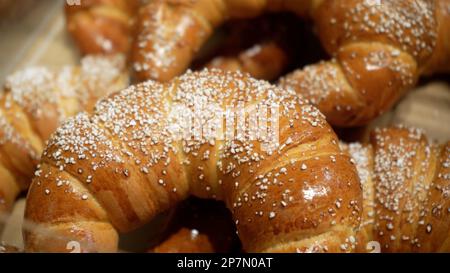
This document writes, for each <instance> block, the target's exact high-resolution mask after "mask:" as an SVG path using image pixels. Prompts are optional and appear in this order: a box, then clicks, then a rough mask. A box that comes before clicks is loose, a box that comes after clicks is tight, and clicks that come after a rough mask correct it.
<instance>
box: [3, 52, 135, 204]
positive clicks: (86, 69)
mask: <svg viewBox="0 0 450 273" xmlns="http://www.w3.org/2000/svg"><path fill="white" fill-rule="evenodd" d="M124 69H125V60H124V58H123V56H110V57H97V56H87V57H85V58H83V60H82V61H81V65H80V66H73V67H69V66H67V67H65V68H63V69H61V70H60V71H58V72H56V71H51V70H49V69H46V68H43V67H34V68H27V69H24V70H22V71H18V72H16V73H14V74H13V75H11V76H9V77H8V78H7V79H6V84H5V90H3V92H2V93H1V94H0V212H4V211H6V210H8V209H9V208H10V207H11V205H12V203H13V201H14V200H15V198H16V197H17V195H18V194H19V193H20V191H22V190H25V189H27V188H28V186H29V185H30V183H31V179H32V177H33V175H34V171H35V168H36V164H37V163H38V161H39V157H40V154H41V152H42V151H43V149H44V145H45V141H46V140H47V139H48V138H49V137H50V135H51V134H52V133H53V132H54V131H55V130H56V128H57V127H58V126H59V125H60V124H61V122H62V121H63V120H64V119H65V118H66V117H70V116H73V115H75V114H77V113H78V112H80V111H83V110H91V109H92V108H93V106H94V104H95V102H96V101H97V100H98V99H99V98H101V97H103V96H105V95H107V94H109V93H111V92H112V91H118V90H120V89H122V88H124V87H125V86H126V85H127V83H128V77H127V75H126V73H125V72H124V71H125V70H124Z"/></svg>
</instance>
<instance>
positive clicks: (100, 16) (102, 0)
mask: <svg viewBox="0 0 450 273" xmlns="http://www.w3.org/2000/svg"><path fill="white" fill-rule="evenodd" d="M139 2H140V1H139V0H82V1H81V4H80V5H69V4H66V6H65V12H66V21H67V29H68V31H69V33H70V34H71V36H72V38H73V39H74V41H75V43H76V44H77V46H78V48H79V49H80V51H81V53H82V54H116V53H123V54H125V53H127V52H128V51H129V49H130V43H131V37H132V36H133V25H134V18H135V16H136V13H137V9H138V8H139Z"/></svg>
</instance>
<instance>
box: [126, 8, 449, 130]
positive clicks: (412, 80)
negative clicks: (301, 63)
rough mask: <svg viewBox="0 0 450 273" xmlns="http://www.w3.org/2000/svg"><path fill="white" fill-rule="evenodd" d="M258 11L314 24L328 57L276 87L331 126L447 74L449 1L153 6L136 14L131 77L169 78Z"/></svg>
mask: <svg viewBox="0 0 450 273" xmlns="http://www.w3.org/2000/svg"><path fill="white" fill-rule="evenodd" d="M266 11H291V12H294V13H296V14H297V15H299V16H301V17H306V18H309V19H312V21H313V22H314V23H315V26H316V29H317V34H318V36H319V38H320V40H321V42H322V44H323V47H324V48H325V49H326V51H327V52H328V53H329V54H330V55H332V59H331V60H329V61H323V62H320V63H317V64H314V65H310V66H307V67H305V68H304V69H302V70H297V71H294V72H293V73H291V74H289V75H287V76H285V77H284V78H283V79H281V80H280V86H281V87H282V88H289V89H292V90H295V91H296V92H297V93H299V94H301V95H303V96H304V97H305V98H306V99H308V100H310V101H311V103H313V104H314V105H316V106H317V107H318V108H319V109H320V110H321V112H322V113H324V114H325V115H326V117H327V118H328V121H329V122H330V123H331V124H332V125H336V126H343V127H349V126H358V125H365V124H367V123H368V122H369V121H371V120H372V119H374V118H375V117H377V116H378V115H380V114H381V113H383V112H385V111H387V110H388V109H390V108H391V107H392V105H393V104H394V103H395V102H396V101H398V100H399V99H400V97H402V96H403V95H404V94H405V93H406V92H407V91H408V90H410V89H411V87H413V86H414V85H415V84H416V82H417V80H418V78H419V76H420V75H423V74H430V73H435V72H443V71H447V72H448V71H450V35H449V29H450V0H405V1H397V0H383V1H365V0H350V1H349V0H329V1H323V0H315V1H313V0H309V1H285V0H266V1H249V0H247V1H245V0H244V1H232V0H212V1H210V0H197V1H173V0H165V1H164V0H156V1H152V2H150V3H148V4H147V5H146V6H145V7H143V8H142V9H141V11H140V13H139V16H138V23H137V25H138V26H137V37H136V39H135V42H134V43H133V52H132V61H133V67H134V71H135V74H136V76H137V77H138V78H139V79H155V80H159V81H167V80H170V79H171V78H173V77H174V76H176V75H179V74H181V73H183V72H184V71H185V70H186V68H187V67H188V66H189V64H190V62H191V61H192V58H193V56H194V55H195V53H196V52H198V51H199V49H200V48H201V46H202V45H203V43H204V42H205V41H206V40H207V39H208V37H209V36H210V35H211V33H212V32H213V30H214V29H215V28H216V27H217V26H218V25H220V24H221V23H223V22H224V21H226V20H228V19H229V18H244V17H245V18H249V17H254V16H257V15H260V14H262V13H264V12H266Z"/></svg>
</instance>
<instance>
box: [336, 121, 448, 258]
mask: <svg viewBox="0 0 450 273" xmlns="http://www.w3.org/2000/svg"><path fill="white" fill-rule="evenodd" d="M343 148H344V150H346V151H349V152H350V154H351V155H352V157H353V159H354V160H355V163H356V166H357V169H358V173H359V176H360V179H361V182H362V183H361V184H362V187H363V196H364V201H363V215H362V222H361V230H360V232H359V235H358V237H357V238H358V241H359V242H360V243H359V244H358V247H357V250H358V251H366V250H368V249H366V246H367V245H368V244H369V243H370V242H376V243H378V244H379V247H380V249H379V250H381V251H383V252H450V235H449V234H450V142H447V143H446V144H444V145H437V144H436V143H433V142H430V141H428V140H427V138H426V137H425V135H424V134H423V132H421V131H420V130H418V129H413V128H407V127H395V128H387V129H377V130H375V131H374V132H373V133H372V135H371V142H370V144H367V145H361V144H358V143H353V144H349V145H346V144H344V145H343Z"/></svg>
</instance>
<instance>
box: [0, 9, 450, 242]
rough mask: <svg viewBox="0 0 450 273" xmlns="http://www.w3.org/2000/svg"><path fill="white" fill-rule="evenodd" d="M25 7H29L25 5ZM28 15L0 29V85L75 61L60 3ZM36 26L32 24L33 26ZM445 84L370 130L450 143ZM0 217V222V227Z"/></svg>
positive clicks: (12, 222)
mask: <svg viewBox="0 0 450 273" xmlns="http://www.w3.org/2000/svg"><path fill="white" fill-rule="evenodd" d="M27 2H29V1H28V0H27ZM34 2H38V4H36V3H34V4H30V5H31V6H30V7H31V11H29V13H28V14H27V15H26V16H25V17H23V16H22V17H21V18H20V19H16V20H14V19H13V20H12V22H13V23H8V24H4V23H2V24H0V37H2V38H1V43H0V83H1V82H3V80H4V78H5V76H6V75H8V74H10V73H11V72H13V71H15V70H17V69H20V68H23V67H26V66H31V65H46V66H55V67H58V66H62V65H66V64H75V63H77V62H78V60H79V55H78V53H77V50H76V49H75V48H74V47H73V45H72V44H71V41H70V39H69V37H68V35H67V33H66V31H65V29H64V27H65V25H64V24H65V22H64V17H63V14H62V5H63V4H64V1H59V0H58V1H54V0H39V1H34ZM36 22H38V23H36ZM449 82H450V81H449V80H445V81H435V82H429V83H427V84H425V85H423V86H420V87H418V88H417V89H416V90H414V91H412V92H410V93H409V94H408V95H407V96H406V97H405V98H404V99H403V100H402V101H401V102H400V103H399V104H398V105H397V106H396V107H395V109H393V110H392V111H391V112H389V113H387V114H385V115H383V116H382V117H380V118H379V119H377V120H376V121H375V122H374V123H373V124H371V126H369V128H367V129H365V130H363V133H362V134H363V135H364V134H366V133H364V132H367V131H368V130H369V129H370V127H375V126H387V125H390V124H397V123H403V124H407V125H411V126H416V127H421V128H423V129H425V131H426V132H427V133H428V134H429V136H430V137H431V138H434V139H436V140H438V141H440V142H444V141H447V140H450V86H449ZM24 207H25V201H24V199H23V198H22V199H21V200H19V201H18V202H17V203H16V206H15V207H14V210H13V212H12V214H11V216H10V217H9V218H8V219H4V220H6V224H5V227H4V229H3V233H2V234H0V235H1V236H0V240H3V241H5V242H6V243H8V244H11V245H14V246H17V247H19V248H22V246H23V245H22V234H21V226H22V218H23V210H24ZM1 220H2V219H1V218H0V222H1Z"/></svg>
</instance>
